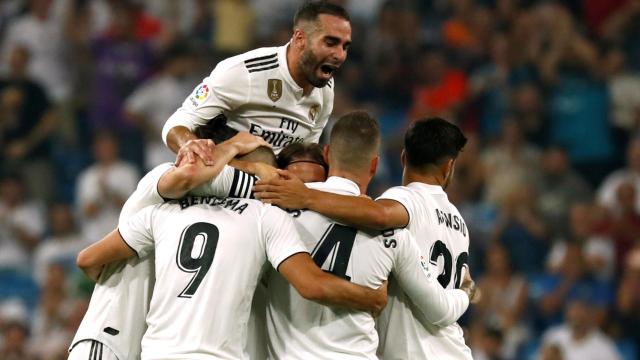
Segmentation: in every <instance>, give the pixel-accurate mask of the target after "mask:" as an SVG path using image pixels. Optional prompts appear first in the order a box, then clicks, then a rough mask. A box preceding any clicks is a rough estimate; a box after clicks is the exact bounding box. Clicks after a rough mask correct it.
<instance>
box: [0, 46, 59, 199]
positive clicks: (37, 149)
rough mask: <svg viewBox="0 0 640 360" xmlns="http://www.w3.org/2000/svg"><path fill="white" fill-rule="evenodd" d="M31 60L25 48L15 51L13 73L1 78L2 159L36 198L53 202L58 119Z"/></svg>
mask: <svg viewBox="0 0 640 360" xmlns="http://www.w3.org/2000/svg"><path fill="white" fill-rule="evenodd" d="M30 57H31V55H30V54H29V53H28V50H27V49H26V48H25V47H21V46H16V47H14V48H12V49H11V52H10V58H9V73H8V74H7V75H6V76H4V77H0V124H2V126H0V144H2V153H1V154H0V159H1V160H2V161H3V163H4V164H3V165H4V166H5V168H13V169H15V170H16V171H19V172H20V173H21V174H22V175H23V176H24V180H25V181H26V185H27V187H28V189H29V192H30V193H31V194H32V195H33V196H35V197H38V198H40V199H44V200H50V199H51V198H52V197H53V194H54V192H55V186H56V183H55V181H54V180H55V177H54V169H53V165H52V164H51V159H50V155H51V150H52V148H51V136H52V134H53V132H54V130H55V127H56V122H57V121H56V119H57V116H56V112H55V111H54V110H53V107H52V106H51V104H50V102H49V98H48V96H47V94H46V93H45V91H44V89H43V88H42V87H41V86H40V84H38V83H36V82H34V81H33V80H32V79H31V78H30V76H29V75H28V73H27V67H28V64H29V63H30V61H31V60H30Z"/></svg>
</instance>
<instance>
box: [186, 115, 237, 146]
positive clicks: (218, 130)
mask: <svg viewBox="0 0 640 360" xmlns="http://www.w3.org/2000/svg"><path fill="white" fill-rule="evenodd" d="M237 133H238V130H235V129H232V128H231V127H229V125H227V117H226V116H224V114H220V115H218V116H216V117H214V118H213V119H211V120H209V122H208V123H207V124H206V125H201V126H198V127H197V128H196V130H195V132H194V134H195V135H196V136H197V137H198V138H200V139H211V140H213V142H214V143H216V144H220V143H222V142H225V141H227V140H229V139H231V138H232V137H234V136H236V134H237Z"/></svg>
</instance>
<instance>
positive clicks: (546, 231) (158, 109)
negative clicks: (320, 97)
mask: <svg viewBox="0 0 640 360" xmlns="http://www.w3.org/2000/svg"><path fill="white" fill-rule="evenodd" d="M337 2H339V3H341V4H343V5H344V6H345V7H346V8H347V9H348V10H349V12H350V14H351V16H352V23H353V24H352V25H353V45H352V47H351V49H350V51H349V56H348V59H347V61H346V63H345V64H344V65H343V67H342V68H341V69H340V71H339V72H338V74H337V75H336V77H337V79H336V97H335V107H334V112H333V116H334V118H337V117H338V116H340V115H341V114H344V113H345V112H347V111H350V110H353V109H366V110H368V111H370V112H372V113H373V114H375V116H376V117H377V118H378V119H379V120H380V123H381V128H382V131H383V135H384V140H383V142H384V144H383V147H384V150H383V154H381V156H382V165H383V166H382V167H381V169H380V170H379V174H378V176H377V177H376V179H375V186H374V190H373V192H372V193H371V194H370V195H372V196H376V195H378V194H380V192H381V191H382V190H384V189H385V188H387V187H389V186H392V185H397V184H400V182H401V168H400V164H399V154H400V150H401V147H402V134H403V132H404V130H405V129H406V127H407V125H408V124H410V122H411V121H413V120H415V119H418V118H421V117H425V116H441V117H444V118H446V119H447V120H449V121H452V122H455V123H457V124H458V125H460V126H461V127H462V128H463V129H464V131H465V133H466V134H467V136H468V137H469V139H470V141H469V143H468V145H467V146H466V148H465V150H464V152H463V153H462V154H461V156H460V158H459V159H458V163H457V168H456V178H455V181H454V183H453V184H452V185H451V186H450V188H449V189H447V192H448V194H449V197H450V198H451V200H452V201H453V202H454V203H455V204H456V205H457V206H458V208H459V209H460V211H461V213H462V215H463V216H464V218H465V219H466V222H467V225H468V227H469V229H470V234H471V249H470V252H469V253H470V264H471V270H472V273H473V275H474V277H475V278H476V280H477V282H478V283H479V284H480V287H481V289H482V292H483V297H482V300H481V302H480V303H479V304H477V305H476V306H472V307H471V308H470V310H469V311H468V314H467V315H465V317H464V318H463V319H462V321H461V323H462V324H463V325H464V327H465V329H466V330H467V337H468V344H470V346H471V348H472V349H473V351H474V356H475V358H477V359H479V360H484V359H544V360H551V359H580V360H588V359H615V358H616V357H618V356H619V357H620V358H622V359H634V358H637V356H638V353H639V348H638V344H640V327H639V326H638V325H637V324H638V323H640V241H639V240H640V132H639V131H638V130H639V128H640V1H638V0H567V1H535V0H476V1H474V0H414V1H411V0H342V1H337ZM299 4H300V2H299V1H298V0H180V1H173V0H2V1H0V161H1V162H2V167H1V172H0V359H66V348H67V346H68V344H69V342H70V340H71V338H72V337H73V334H74V333H75V329H76V327H77V326H78V324H79V321H80V320H81V319H82V316H83V313H84V311H85V310H86V307H87V304H88V299H89V296H90V294H91V290H92V285H91V283H90V282H89V281H88V280H87V279H86V278H84V276H83V275H81V274H80V273H78V271H77V270H76V269H75V256H76V254H77V252H78V251H79V250H80V249H81V248H83V247H84V246H86V245H87V244H90V243H92V242H94V241H96V240H98V239H100V238H101V237H102V236H103V235H104V234H106V233H107V232H108V231H110V230H111V229H112V228H113V227H115V225H116V223H117V217H118V213H119V209H120V207H121V205H122V204H123V202H124V201H125V200H126V198H127V196H128V195H129V194H130V193H131V192H132V191H133V190H134V188H135V186H136V183H137V181H138V179H139V178H140V176H141V174H144V172H146V171H147V170H148V169H150V168H152V167H153V166H155V165H156V164H158V163H161V162H164V161H171V160H172V159H173V155H172V153H171V152H169V151H168V150H167V149H166V148H165V146H164V144H163V143H162V141H161V138H160V132H161V129H162V125H163V124H164V122H165V121H166V119H167V118H168V117H169V116H170V115H171V114H172V113H173V111H174V110H175V109H176V108H177V107H178V106H179V105H180V104H181V103H182V101H183V100H184V99H185V98H186V96H187V95H188V94H189V93H190V92H191V91H192V89H193V88H194V87H195V86H196V85H197V84H198V83H199V82H200V80H201V79H202V78H204V77H205V76H206V75H207V74H208V73H209V72H210V71H211V70H212V69H213V67H214V66H215V64H216V63H217V62H218V61H220V60H221V59H224V58H226V57H228V56H230V55H233V54H238V53H241V52H244V51H246V50H249V49H252V48H255V47H260V46H277V45H282V44H284V43H286V42H287V41H288V39H289V37H290V34H291V22H292V16H293V13H294V11H295V9H296V8H297V6H298V5H299ZM328 128H330V125H329V127H328Z"/></svg>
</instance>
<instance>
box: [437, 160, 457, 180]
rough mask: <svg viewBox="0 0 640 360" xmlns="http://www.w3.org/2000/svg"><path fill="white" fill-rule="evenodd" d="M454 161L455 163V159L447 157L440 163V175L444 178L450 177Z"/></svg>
mask: <svg viewBox="0 0 640 360" xmlns="http://www.w3.org/2000/svg"><path fill="white" fill-rule="evenodd" d="M455 163H456V160H455V159H449V160H447V161H445V163H444V164H442V165H441V167H440V169H441V170H442V175H443V176H444V178H445V179H448V178H449V177H451V174H452V173H453V167H454V166H455Z"/></svg>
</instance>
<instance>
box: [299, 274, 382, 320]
mask: <svg viewBox="0 0 640 360" xmlns="http://www.w3.org/2000/svg"><path fill="white" fill-rule="evenodd" d="M314 283H315V286H316V287H317V293H316V294H315V296H314V298H312V299H309V300H312V301H315V302H317V303H320V304H323V305H327V306H336V307H342V308H347V309H355V310H360V311H367V312H372V313H379V312H380V311H382V309H383V308H384V305H385V304H386V301H381V300H379V299H378V298H379V296H378V295H377V294H376V290H374V289H371V288H368V287H364V286H360V285H357V284H354V283H351V282H349V281H346V280H343V279H341V278H339V277H336V276H333V275H330V274H328V273H325V272H321V275H319V276H318V278H317V280H316V281H315V282H314Z"/></svg>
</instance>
